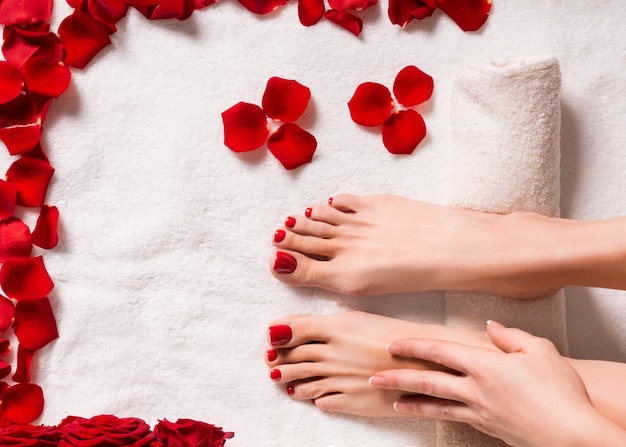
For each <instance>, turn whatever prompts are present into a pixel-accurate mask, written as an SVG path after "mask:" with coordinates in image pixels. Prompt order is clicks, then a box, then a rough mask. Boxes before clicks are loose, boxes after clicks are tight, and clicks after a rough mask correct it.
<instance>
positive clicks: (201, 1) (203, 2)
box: [194, 0, 217, 9]
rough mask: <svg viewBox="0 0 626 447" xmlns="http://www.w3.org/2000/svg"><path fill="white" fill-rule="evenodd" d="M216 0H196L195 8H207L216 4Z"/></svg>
mask: <svg viewBox="0 0 626 447" xmlns="http://www.w3.org/2000/svg"><path fill="white" fill-rule="evenodd" d="M216 1H217V0H195V2H194V8H195V9H202V8H206V7H207V6H211V5H212V4H214V3H215V2H216Z"/></svg>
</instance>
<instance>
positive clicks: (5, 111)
mask: <svg viewBox="0 0 626 447" xmlns="http://www.w3.org/2000/svg"><path fill="white" fill-rule="evenodd" d="M40 138H41V116H40V114H39V112H38V110H37V106H36V105H35V103H34V101H33V99H32V98H31V97H30V96H29V95H20V96H18V97H17V98H15V99H14V100H12V101H9V102H7V103H5V104H0V140H2V141H3V142H4V144H5V145H6V147H7V149H8V151H9V153H10V154H11V155H16V154H20V153H22V152H26V151H29V150H31V149H33V147H35V145H36V144H37V142H38V141H39V139H40Z"/></svg>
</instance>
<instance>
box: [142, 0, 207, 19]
mask: <svg viewBox="0 0 626 447" xmlns="http://www.w3.org/2000/svg"><path fill="white" fill-rule="evenodd" d="M135 7H136V8H137V9H138V10H139V11H140V12H141V13H142V14H143V15H144V16H145V17H147V18H148V19H150V20H166V19H178V20H185V19H188V18H189V17H190V16H191V14H192V13H193V11H194V9H195V7H196V3H195V0H160V1H158V2H157V4H156V5H151V6H149V7H147V8H143V7H141V6H135Z"/></svg>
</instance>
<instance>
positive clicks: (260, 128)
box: [222, 102, 269, 152]
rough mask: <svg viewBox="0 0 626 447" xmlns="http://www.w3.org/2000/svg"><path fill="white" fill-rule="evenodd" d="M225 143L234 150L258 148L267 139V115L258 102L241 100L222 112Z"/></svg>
mask: <svg viewBox="0 0 626 447" xmlns="http://www.w3.org/2000/svg"><path fill="white" fill-rule="evenodd" d="M222 121H223V122H224V144H225V145H226V146H227V147H228V148H229V149H230V150H232V151H234V152H248V151H252V150H254V149H258V148H259V147H261V146H262V145H263V143H265V141H267V135H268V134H269V125H268V124H267V116H266V115H265V112H264V111H263V109H262V108H260V107H259V106H257V105H256V104H250V103H247V102H240V103H237V104H235V105H234V106H232V107H231V108H230V109H228V110H226V111H224V112H222Z"/></svg>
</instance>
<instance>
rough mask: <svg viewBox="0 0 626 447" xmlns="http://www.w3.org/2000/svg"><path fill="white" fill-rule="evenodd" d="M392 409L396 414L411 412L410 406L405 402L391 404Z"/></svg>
mask: <svg viewBox="0 0 626 447" xmlns="http://www.w3.org/2000/svg"><path fill="white" fill-rule="evenodd" d="M393 409H394V410H396V411H397V412H398V413H409V412H410V411H411V406H410V405H409V403H408V402H407V401H405V400H399V401H398V402H395V403H394V404H393Z"/></svg>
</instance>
